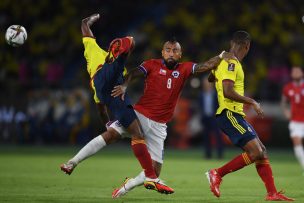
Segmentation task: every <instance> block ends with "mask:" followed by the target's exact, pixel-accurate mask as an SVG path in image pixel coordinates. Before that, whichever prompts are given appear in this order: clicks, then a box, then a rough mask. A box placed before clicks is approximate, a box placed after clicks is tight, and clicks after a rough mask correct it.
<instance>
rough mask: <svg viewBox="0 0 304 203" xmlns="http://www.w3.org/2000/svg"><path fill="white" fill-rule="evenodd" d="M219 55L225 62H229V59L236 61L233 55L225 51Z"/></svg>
mask: <svg viewBox="0 0 304 203" xmlns="http://www.w3.org/2000/svg"><path fill="white" fill-rule="evenodd" d="M220 55H221V58H222V59H224V60H225V61H226V62H229V60H231V59H234V60H237V58H236V57H235V56H234V54H233V53H230V52H227V51H224V52H222V53H221V54H220Z"/></svg>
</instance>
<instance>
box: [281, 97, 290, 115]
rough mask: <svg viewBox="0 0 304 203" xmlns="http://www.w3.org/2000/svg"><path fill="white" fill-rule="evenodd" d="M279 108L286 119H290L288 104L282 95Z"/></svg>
mask: <svg viewBox="0 0 304 203" xmlns="http://www.w3.org/2000/svg"><path fill="white" fill-rule="evenodd" d="M281 108H282V110H283V113H284V115H285V117H286V118H287V119H290V117H291V115H290V108H289V102H288V99H287V97H286V96H285V95H282V98H281Z"/></svg>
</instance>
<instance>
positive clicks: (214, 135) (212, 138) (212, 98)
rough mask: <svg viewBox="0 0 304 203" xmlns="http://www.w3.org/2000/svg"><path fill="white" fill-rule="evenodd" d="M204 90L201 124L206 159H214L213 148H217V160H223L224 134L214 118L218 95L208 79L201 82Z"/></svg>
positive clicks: (201, 100)
mask: <svg viewBox="0 0 304 203" xmlns="http://www.w3.org/2000/svg"><path fill="white" fill-rule="evenodd" d="M201 86H202V90H201V93H200V97H199V101H200V109H201V124H202V126H203V129H204V130H203V136H202V138H203V143H204V150H205V158H206V159H210V158H212V148H213V146H215V148H216V155H217V158H219V159H221V158H223V151H224V144H223V140H222V134H221V132H220V130H219V128H218V126H217V123H216V120H215V118H214V116H215V112H216V110H217V108H218V101H217V93H216V90H215V88H214V84H213V83H209V82H208V78H207V77H203V78H202V81H201Z"/></svg>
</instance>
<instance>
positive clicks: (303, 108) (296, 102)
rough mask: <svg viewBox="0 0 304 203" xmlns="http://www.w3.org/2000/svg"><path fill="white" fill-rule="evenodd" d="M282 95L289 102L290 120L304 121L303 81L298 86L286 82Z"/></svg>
mask: <svg viewBox="0 0 304 203" xmlns="http://www.w3.org/2000/svg"><path fill="white" fill-rule="evenodd" d="M283 95H284V96H285V97H286V98H287V99H288V100H289V102H290V108H291V120H292V121H300V122H304V81H303V82H301V84H300V85H299V86H298V85H296V84H295V83H293V82H290V83H288V84H286V85H285V86H284V89H283Z"/></svg>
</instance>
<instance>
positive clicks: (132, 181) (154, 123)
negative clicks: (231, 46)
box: [112, 40, 233, 198]
mask: <svg viewBox="0 0 304 203" xmlns="http://www.w3.org/2000/svg"><path fill="white" fill-rule="evenodd" d="M181 57H182V49H181V45H180V44H179V42H177V41H176V40H170V41H167V42H165V43H164V45H163V49H162V59H151V60H147V61H144V62H143V63H142V64H141V65H140V66H139V67H138V68H135V69H133V70H132V71H130V73H129V74H127V75H126V81H125V83H124V84H123V85H120V86H117V87H115V88H114V90H113V94H112V95H113V96H114V97H119V96H121V97H122V99H124V92H125V91H126V88H127V86H128V84H129V82H130V81H131V80H132V79H134V78H137V77H140V76H141V77H145V89H144V93H143V95H142V97H141V98H140V99H139V101H138V102H137V103H136V104H135V106H134V109H135V112H136V114H137V117H138V119H139V121H140V123H141V125H142V128H143V131H144V136H145V140H146V144H147V147H148V150H149V152H150V154H151V158H152V160H153V166H154V169H155V172H156V175H157V176H159V175H160V172H161V167H162V164H163V158H164V157H163V155H164V141H165V139H166V137H167V125H166V123H167V122H169V121H170V120H171V119H172V116H173V113H174V109H175V106H176V102H177V99H178V98H179V95H180V93H181V91H182V88H183V86H184V84H185V82H186V81H187V79H188V78H189V77H190V76H191V75H192V74H196V73H202V72H206V71H209V70H211V69H213V68H215V67H216V66H217V65H218V64H219V62H220V61H221V58H225V59H226V60H228V59H230V58H231V57H233V55H232V54H229V53H228V52H224V53H222V54H221V55H220V56H216V57H213V58H211V59H210V60H209V61H207V62H205V63H199V64H195V63H193V62H182V63H179V60H180V59H181ZM116 130H117V131H118V132H120V133H121V134H123V133H124V129H123V128H120V129H118V128H116ZM144 178H145V175H144V173H143V172H141V173H140V174H139V175H138V176H137V177H135V178H127V179H126V180H125V181H124V183H123V184H122V186H121V187H120V188H117V189H115V190H114V191H113V193H112V197H113V198H118V197H121V196H123V195H125V194H126V193H127V192H129V191H130V190H132V189H133V188H135V187H136V186H139V185H142V184H144Z"/></svg>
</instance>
